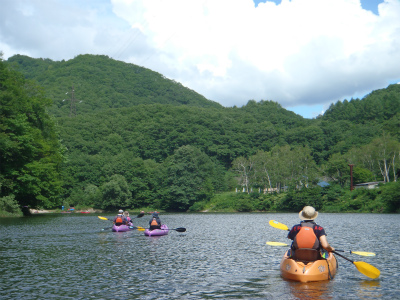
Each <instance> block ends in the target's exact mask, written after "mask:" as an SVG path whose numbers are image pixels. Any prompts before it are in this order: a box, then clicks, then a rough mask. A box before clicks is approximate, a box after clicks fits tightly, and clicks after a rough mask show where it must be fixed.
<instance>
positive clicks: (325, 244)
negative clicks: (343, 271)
mask: <svg viewBox="0 0 400 300" xmlns="http://www.w3.org/2000/svg"><path fill="white" fill-rule="evenodd" d="M319 242H320V243H321V246H322V247H323V248H324V249H325V250H326V251H329V252H332V251H335V248H333V247H332V246H331V245H329V243H328V240H327V239H326V235H321V236H320V237H319Z"/></svg>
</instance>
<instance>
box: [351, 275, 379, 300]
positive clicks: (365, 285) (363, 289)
mask: <svg viewBox="0 0 400 300" xmlns="http://www.w3.org/2000/svg"><path fill="white" fill-rule="evenodd" d="M357 295H358V297H359V298H360V299H373V298H375V299H376V298H378V299H379V298H382V297H383V294H382V293H381V282H380V280H379V279H377V280H362V281H360V282H359V288H358V289H357Z"/></svg>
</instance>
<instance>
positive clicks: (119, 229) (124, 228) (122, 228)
mask: <svg viewBox="0 0 400 300" xmlns="http://www.w3.org/2000/svg"><path fill="white" fill-rule="evenodd" d="M128 230H130V228H129V226H128V225H119V226H117V225H115V224H114V225H113V227H112V231H114V232H125V231H128Z"/></svg>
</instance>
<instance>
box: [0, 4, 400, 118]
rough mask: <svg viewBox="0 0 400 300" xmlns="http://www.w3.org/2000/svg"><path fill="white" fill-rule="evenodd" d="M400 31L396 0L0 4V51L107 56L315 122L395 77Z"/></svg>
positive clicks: (220, 98) (217, 96)
mask: <svg viewBox="0 0 400 300" xmlns="http://www.w3.org/2000/svg"><path fill="white" fill-rule="evenodd" d="M399 28H400V0H384V1H375V0H369V1H367V0H361V1H360V0H282V1H281V0H274V1H258V0H255V1H254V2H253V0H212V1H210V0H208V1H207V0H187V1H181V0H168V1H166V0H151V1H150V0H86V1H81V0H1V9H0V51H2V52H3V59H8V58H9V57H11V56H13V55H15V54H23V55H28V56H30V57H34V58H50V59H52V60H63V59H64V60H69V59H72V58H74V57H75V56H77V55H79V54H87V53H89V54H102V55H108V56H109V57H112V58H113V59H116V60H120V61H124V62H127V63H133V64H136V65H139V66H143V67H145V68H148V69H151V70H153V71H156V72H158V73H161V74H162V75H164V76H165V77H167V78H170V79H173V80H175V81H177V82H180V83H181V84H182V85H184V86H186V87H188V88H190V89H192V90H194V91H196V92H198V93H200V94H202V95H204V96H205V97H206V98H207V99H210V100H213V101H216V102H218V103H220V104H222V105H223V106H226V107H231V106H238V107H241V106H243V105H246V103H247V102H248V101H249V100H256V101H260V100H272V101H275V102H278V103H279V104H281V105H282V107H284V108H286V109H289V110H292V111H294V112H296V113H298V114H300V115H302V116H303V117H306V118H313V117H316V116H317V115H318V114H321V113H323V112H324V111H325V110H326V109H327V108H328V107H329V106H330V105H331V104H332V103H336V102H337V101H342V100H344V99H348V100H350V99H351V98H362V97H363V96H364V95H366V94H368V93H370V92H371V91H373V90H376V89H381V88H386V87H387V86H388V85H389V84H391V83H397V82H399V81H400V31H399ZM60 97H62V95H60Z"/></svg>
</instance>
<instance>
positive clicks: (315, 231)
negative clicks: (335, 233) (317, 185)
mask: <svg viewBox="0 0 400 300" xmlns="http://www.w3.org/2000/svg"><path fill="white" fill-rule="evenodd" d="M299 217H300V219H301V220H303V221H301V222H300V224H297V225H295V226H293V227H292V229H291V230H290V232H289V234H288V238H289V239H291V240H293V243H292V245H291V252H292V253H291V256H292V257H293V256H296V255H295V253H296V250H298V249H313V250H317V251H318V252H320V255H321V256H322V258H327V257H328V253H327V252H332V251H335V249H334V248H333V247H332V246H331V245H329V243H328V240H327V239H326V233H325V230H324V228H323V227H322V226H319V225H317V224H316V223H315V222H314V220H315V219H316V218H317V217H318V212H317V211H316V210H315V208H314V207H312V206H305V207H304V208H303V210H302V211H301V212H300V213H299ZM308 252H309V253H308V254H307V250H306V251H302V253H303V255H304V253H305V256H307V255H309V254H310V252H312V251H309V250H308ZM314 252H315V251H314ZM318 252H317V253H318ZM299 254H300V252H299ZM311 254H312V253H311ZM311 256H312V255H311ZM317 259H318V258H317Z"/></svg>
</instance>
